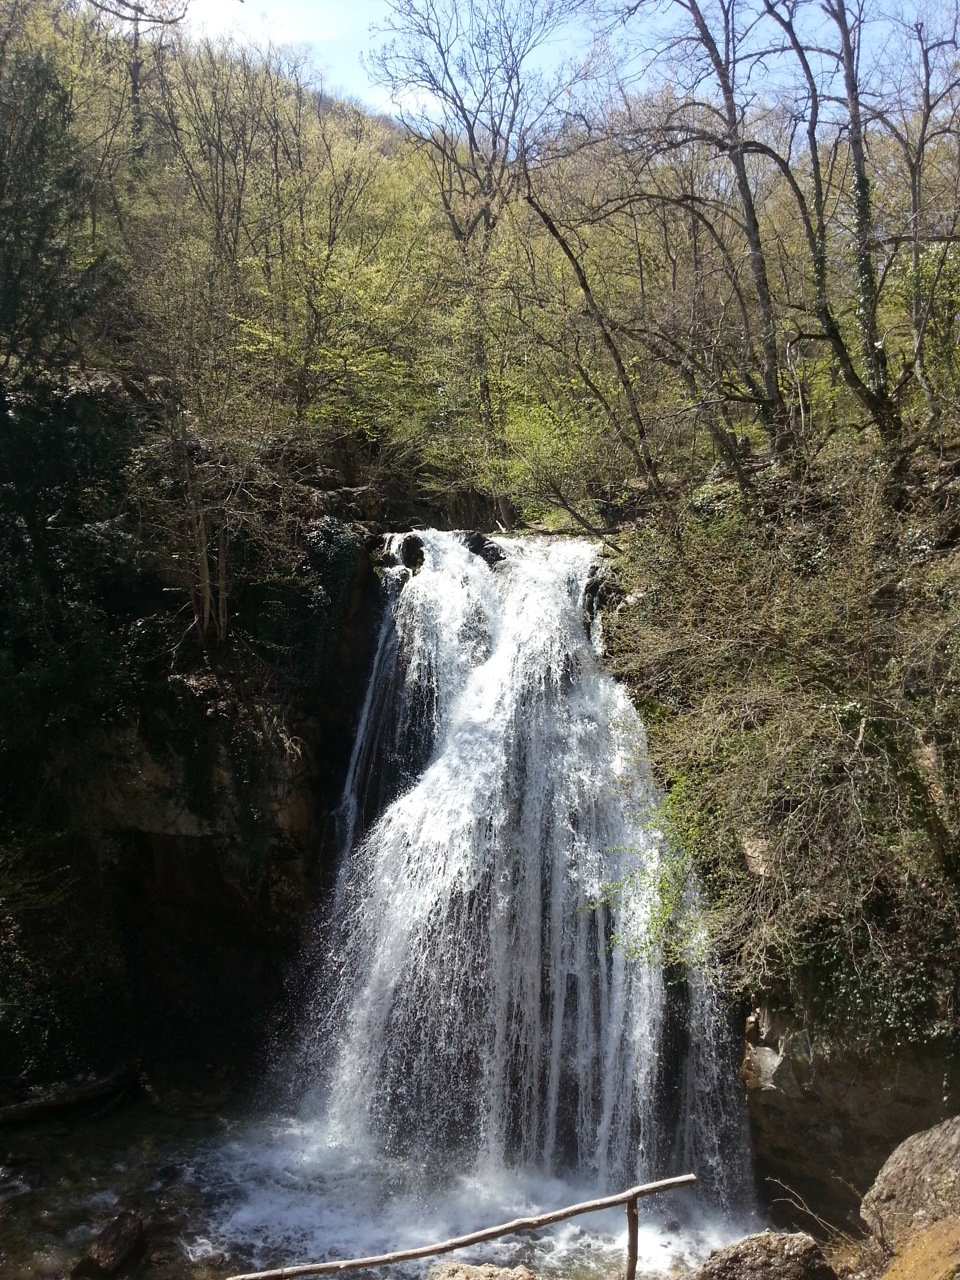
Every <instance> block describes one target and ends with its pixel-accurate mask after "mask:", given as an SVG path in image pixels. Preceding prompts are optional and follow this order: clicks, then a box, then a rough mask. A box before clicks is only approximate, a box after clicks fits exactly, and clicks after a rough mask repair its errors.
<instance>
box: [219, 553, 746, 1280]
mask: <svg viewBox="0 0 960 1280" xmlns="http://www.w3.org/2000/svg"><path fill="white" fill-rule="evenodd" d="M410 546H411V544H410V543H409V541H408V542H407V543H406V544H404V543H403V541H402V540H401V539H400V538H395V539H394V541H393V548H392V550H393V552H394V557H395V560H396V563H395V564H394V566H393V567H391V568H389V569H387V570H386V571H385V578H386V588H387V595H388V607H387V611H386V616H385V618H384V622H383V626H382V630H381V634H380V639H379V645H378V649H377V654H376V658H375V662H374V667H373V671H372V675H371V680H370V685H369V688H368V691H367V695H366V699H365V702H364V705H363V708H362V714H361V718H360V727H359V731H358V734H357V739H356V744H355V747H354V752H353V758H352V760H351V763H350V768H349V773H348V780H347V785H346V790H345V793H344V797H343V802H342V804H341V806H340V811H339V814H338V824H337V826H338V832H339V838H340V840H341V843H342V848H341V851H340V865H339V871H338V876H337V881H336V886H335V889H334V892H333V902H332V906H331V910H330V912H329V913H328V918H327V920H326V923H325V924H324V927H323V936H322V938H321V939H320V940H319V943H318V952H319V954H320V956H322V963H318V964H317V966H316V974H315V980H314V983H313V991H312V995H311V998H310V1000H309V1001H308V1006H309V1007H308V1008H307V1010H306V1011H305V1013H304V1027H303V1032H302V1035H301V1037H300V1040H299V1043H298V1046H297V1048H296V1051H295V1056H296V1059H297V1061H296V1068H295V1075H296V1078H297V1081H298V1086H299V1093H298V1101H297V1105H296V1114H295V1116H293V1117H289V1118H287V1119H285V1120H283V1121H282V1123H281V1124H280V1126H279V1130H278V1129H275V1130H274V1131H272V1135H271V1136H270V1137H269V1138H268V1139H267V1140H265V1139H264V1138H263V1136H262V1134H261V1136H260V1137H258V1138H257V1139H256V1140H255V1141H253V1140H250V1139H247V1140H246V1141H245V1143H240V1144H238V1145H237V1146H236V1148H235V1150H234V1154H233V1157H232V1158H233V1159H234V1162H235V1168H239V1167H241V1166H243V1169H244V1172H243V1173H242V1175H236V1174H231V1175H230V1177H232V1178H233V1180H234V1184H235V1185H234V1189H233V1190H232V1191H230V1192H229V1193H224V1195H225V1199H226V1201H228V1202H229V1204H228V1209H227V1210H225V1212H224V1214H223V1219H222V1223H221V1227H220V1230H221V1238H230V1237H231V1236H232V1238H234V1239H236V1238H237V1236H238V1235H243V1233H244V1231H246V1232H247V1233H248V1234H250V1233H254V1234H255V1235H256V1238H257V1239H258V1243H259V1244H260V1245H263V1243H264V1240H266V1241H267V1242H268V1243H269V1242H270V1240H271V1239H274V1243H275V1245H276V1247H278V1248H279V1247H280V1243H279V1240H278V1239H275V1238H276V1237H282V1238H283V1239H285V1240H286V1241H287V1245H288V1246H290V1245H291V1244H292V1242H294V1241H298V1242H299V1247H300V1248H306V1241H307V1240H308V1238H309V1239H312V1238H314V1235H316V1233H317V1231H318V1228H317V1225H316V1224H317V1222H318V1221H322V1223H323V1227H322V1230H319V1235H317V1239H318V1244H319V1242H320V1241H321V1240H322V1242H323V1247H324V1249H325V1250H326V1252H327V1253H328V1254H329V1251H330V1250H331V1249H333V1250H335V1254H334V1256H337V1253H339V1254H340V1256H342V1255H343V1253H349V1252H350V1251H351V1250H352V1249H353V1250H355V1249H356V1248H358V1247H359V1246H358V1245H357V1243H356V1240H357V1236H356V1234H355V1233H354V1235H352V1236H349V1238H348V1235H344V1231H343V1220H344V1218H345V1217H350V1216H353V1217H357V1216H358V1215H359V1216H362V1215H363V1213H364V1210H362V1209H361V1208H360V1207H359V1206H360V1205H361V1202H365V1201H364V1196H365V1195H366V1194H367V1193H366V1192H360V1191H358V1190H357V1188H358V1187H359V1186H360V1185H361V1182H358V1181H357V1179H358V1178H359V1179H361V1180H362V1179H365V1178H368V1175H369V1171H370V1170H376V1171H377V1172H376V1178H377V1179H378V1181H377V1183H376V1190H375V1191H374V1190H371V1191H370V1192H369V1195H370V1197H371V1200H370V1203H371V1204H372V1203H376V1205H377V1209H376V1211H375V1217H376V1220H377V1227H376V1230H375V1231H373V1233H372V1234H371V1231H370V1230H369V1229H367V1228H364V1231H365V1234H364V1235H363V1241H364V1244H363V1248H365V1250H366V1252H371V1251H374V1252H375V1251H376V1250H377V1248H378V1247H394V1248H396V1247H400V1245H401V1243H402V1242H403V1239H405V1238H407V1239H409V1238H410V1235H405V1234H404V1232H405V1231H406V1230H407V1229H408V1228H409V1226H410V1224H409V1221H408V1219H409V1217H410V1214H411V1210H410V1204H411V1201H410V1200H409V1199H406V1200H405V1199H404V1198H403V1197H404V1196H405V1195H406V1196H409V1195H410V1194H414V1195H415V1204H416V1206H417V1207H416V1210H415V1213H414V1215H413V1216H414V1218H415V1219H416V1220H417V1221H419V1223H420V1226H419V1229H413V1230H412V1232H411V1234H412V1238H413V1239H414V1241H415V1242H416V1243H423V1242H424V1240H429V1239H431V1238H435V1239H439V1238H442V1232H443V1231H444V1230H446V1232H447V1234H452V1233H453V1230H454V1228H459V1229H466V1230H469V1229H471V1228H472V1227H477V1226H481V1225H486V1224H489V1223H491V1222H495V1221H497V1220H498V1218H499V1220H502V1217H503V1216H506V1217H513V1216H515V1215H516V1213H517V1212H518V1211H520V1210H521V1209H530V1208H536V1207H538V1205H539V1204H542V1200H543V1198H548V1199H553V1200H554V1207H556V1202H557V1200H558V1199H559V1204H563V1203H564V1202H569V1188H570V1187H572V1185H573V1184H577V1185H578V1187H581V1188H588V1189H589V1191H591V1192H594V1193H597V1194H599V1193H601V1192H602V1191H605V1190H620V1189H622V1188H623V1187H626V1186H629V1185H633V1184H635V1183H638V1182H642V1181H644V1180H648V1179H650V1180H652V1179H654V1178H658V1177H665V1176H668V1175H670V1174H672V1173H678V1172H689V1171H691V1170H692V1171H694V1172H696V1173H697V1174H698V1175H699V1176H700V1178H701V1182H702V1183H703V1184H704V1187H705V1194H706V1200H707V1202H711V1203H712V1204H713V1205H714V1206H715V1207H718V1208H721V1209H725V1210H731V1209H733V1210H734V1211H736V1210H737V1208H739V1209H741V1210H743V1209H745V1208H746V1207H747V1201H748V1200H749V1193H748V1191H747V1190H746V1186H747V1183H748V1182H749V1161H748V1159H746V1158H745V1157H744V1156H742V1155H741V1154H740V1153H741V1152H742V1151H743V1150H744V1149H745V1144H744V1135H743V1132H742V1129H743V1112H742V1106H741V1105H740V1103H739V1100H738V1098H737V1096H736V1076H735V1070H733V1069H732V1064H731V1063H730V1062H729V1061H728V1060H727V1058H728V1054H727V1052H726V1050H725V1048H724V1046H725V1045H729V1044H730V1043H731V1040H730V1037H729V1034H728V1028H727V1027H726V1026H725V1023H724V1018H723V1012H722V1009H721V1007H720V1002H719V1001H718V999H717V997H716V994H715V992H713V991H712V989H711V988H710V987H709V985H708V984H707V983H705V982H704V981H703V980H702V979H698V978H695V977H694V978H691V979H689V980H688V981H687V983H686V985H683V984H681V987H680V988H678V986H677V984H675V983H674V984H668V983H667V981H666V978H665V975H664V973H663V972H662V971H661V969H660V967H659V966H657V965H656V964H654V963H652V962H651V961H646V962H644V961H641V960H637V959H635V958H631V957H630V956H629V955H628V954H627V951H626V950H625V949H624V947H622V946H618V945H615V939H616V938H618V937H619V938H626V939H631V938H632V939H643V937H644V936H645V934H646V932H647V930H648V928H650V927H651V922H652V919H653V915H654V912H655V911H656V907H657V903H656V901H655V899H654V886H655V884H656V879H657V877H656V868H657V864H658V859H659V858H660V856H661V840H660V838H659V835H658V832H657V829H656V821H657V795H656V790H655V787H654V785H653V782H652V779H651V777H650V773H649V770H648V767H647V765H646V763H645V757H646V753H645V742H644V733H643V726H642V724H641V722H640V720H639V718H638V716H637V714H636V711H635V710H634V708H633V706H632V705H631V703H630V700H629V698H628V697H627V695H626V693H625V691H624V690H623V688H622V687H621V686H620V685H618V684H617V683H616V682H615V681H614V680H613V679H612V678H611V677H609V676H608V675H607V674H605V673H604V672H603V670H602V669H601V667H600V665H599V662H598V658H597V654H596V652H595V649H594V644H593V642H592V640H591V635H590V629H589V620H588V619H587V617H586V613H585V609H584V586H585V584H586V582H587V579H588V575H589V573H590V569H591V566H592V565H593V563H594V559H595V548H594V547H593V546H592V545H591V544H590V543H587V542H584V541H573V540H568V539H537V538H526V539H521V538H509V539H507V538H503V539H490V540H484V539H479V538H478V537H477V536H476V535H472V536H467V535H463V534H455V533H440V532H436V531H426V532H423V533H421V534H418V535H417V538H416V542H415V544H414V548H413V549H414V551H415V552H416V554H415V555H409V554H406V552H408V551H409V550H410ZM471 547H472V549H471ZM403 559H407V560H408V561H409V562H410V565H411V567H408V566H406V565H404V564H403V563H401V561H402V560H403ZM621 882H623V883H625V884H627V885H628V886H629V888H628V889H627V890H626V891H624V892H622V893H614V894H611V893H610V892H609V889H610V886H612V885H616V884H618V883H621ZM279 1131H282V1135H283V1136H282V1140H278V1139H277V1138H276V1133H277V1132H279ZM294 1169H295V1170H296V1171H297V1172H296V1178H298V1179H300V1178H304V1179H306V1181H305V1182H303V1183H302V1184H301V1182H299V1181H298V1182H297V1183H296V1188H297V1189H294V1188H293V1186H292V1183H291V1179H292V1178H293V1177H294V1173H293V1172H292V1170H294ZM347 1169H349V1170H352V1171H353V1172H352V1173H351V1174H350V1175H349V1177H348V1176H347V1174H346V1173H345V1172H344V1171H345V1170H347ZM214 1176H216V1177H217V1178H219V1179H220V1180H221V1185H225V1184H226V1183H227V1182H229V1180H230V1178H229V1177H226V1176H225V1174H224V1166H223V1164H222V1163H221V1164H220V1166H218V1169H217V1172H216V1174H215V1175H214V1174H213V1173H211V1174H210V1177H211V1178H213V1177H214ZM531 1179H534V1180H537V1179H539V1182H537V1183H536V1186H538V1187H540V1188H545V1187H546V1188H549V1189H548V1190H547V1191H546V1192H544V1194H543V1196H541V1193H540V1191H534V1192H531V1190H530V1188H531V1187H532V1186H534V1183H532V1182H531V1181H530V1180H531ZM551 1180H553V1181H551ZM241 1183H243V1184H244V1186H245V1187H246V1188H247V1190H245V1191H243V1192H241V1191H240V1190H238V1189H237V1188H238V1187H239V1185H240V1184H241ZM251 1185H255V1187H256V1192H255V1194H251V1193H250V1192H249V1188H250V1186H251ZM363 1185H364V1186H366V1185H367V1183H363ZM384 1185H388V1186H389V1191H388V1193H387V1195H388V1196H390V1197H398V1196H399V1199H396V1198H395V1199H394V1200H391V1201H390V1203H394V1204H396V1205H398V1206H403V1205H405V1206H407V1207H406V1208H403V1207H399V1208H397V1209H396V1210H395V1212H394V1213H393V1216H391V1214H390V1213H386V1214H385V1212H384V1209H383V1200H384V1190H383V1188H384ZM561 1185H562V1186H565V1187H566V1188H567V1190H566V1191H564V1190H558V1186H561ZM491 1187H494V1188H497V1189H498V1190H497V1195H500V1196H501V1198H502V1200H503V1201H504V1202H505V1205H509V1208H508V1209H507V1210H506V1212H505V1213H504V1212H503V1211H500V1210H498V1209H497V1208H496V1207H494V1206H495V1205H497V1204H499V1203H500V1200H497V1199H496V1196H494V1197H493V1198H491V1197H490V1196H489V1195H487V1190H489V1189H490V1188H491ZM318 1188H319V1190H318ZM411 1188H413V1191H411ZM438 1188H439V1193H440V1198H439V1199H435V1200H433V1201H430V1200H429V1197H430V1196H431V1194H433V1192H434V1191H436V1190H437V1189H438ZM480 1188H483V1189H484V1190H483V1194H482V1195H481V1192H480V1190H479V1189H480ZM298 1196H299V1197H303V1198H304V1202H303V1203H302V1204H301V1207H300V1209H297V1211H296V1212H295V1213H293V1216H292V1218H291V1213H292V1211H291V1210H290V1207H289V1206H290V1203H291V1198H293V1199H294V1200H296V1199H297V1197H298ZM458 1197H459V1199H458ZM573 1198H574V1199H575V1198H576V1197H573ZM581 1198H584V1197H583V1196H581ZM481 1201H483V1203H485V1204H486V1205H487V1206H488V1207H487V1208H486V1210H485V1211H480V1210H479V1209H478V1206H479V1204H480V1203H481ZM297 1203H298V1204H300V1201H297ZM428 1203H430V1204H433V1206H434V1207H433V1209H430V1210H429V1211H428V1209H427V1207H426V1206H427V1205H428ZM440 1205H442V1208H438V1206H440ZM452 1205H453V1206H459V1208H460V1209H463V1211H464V1214H465V1215H466V1216H465V1219H461V1220H459V1221H451V1220H450V1215H451V1213H452V1214H453V1215H454V1218H455V1217H456V1213H457V1212H458V1211H459V1210H458V1209H457V1208H456V1207H454V1208H451V1206H452ZM335 1206H339V1207H335ZM301 1209H302V1212H301ZM478 1212H482V1216H481V1218H480V1219H479V1220H478V1218H477V1217H476V1216H475V1215H476V1214H477V1213H478ZM649 1212H651V1213H654V1214H655V1213H657V1212H659V1213H661V1215H662V1212H663V1210H662V1208H659V1207H658V1208H653V1209H651V1210H649ZM668 1212H669V1213H670V1214H671V1215H675V1214H676V1213H677V1202H676V1200H675V1199H673V1200H672V1203H671V1205H670V1207H669V1210H668ZM697 1212H699V1213H700V1215H701V1217H702V1215H703V1212H704V1208H703V1203H702V1202H701V1207H700V1209H699V1210H697ZM371 1213H373V1210H371ZM431 1214H432V1218H431V1221H432V1222H433V1223H434V1224H435V1225H434V1227H433V1230H431V1229H430V1227H428V1226H426V1225H423V1224H424V1219H425V1218H427V1217H431ZM298 1215H299V1216H298ZM307 1215H312V1216H311V1217H310V1219H309V1226H308V1225H305V1222H306V1216H307ZM445 1215H446V1216H445ZM741 1216H742V1215H741ZM281 1218H283V1219H285V1220H286V1219H290V1221H293V1220H294V1219H295V1223H294V1225H293V1226H292V1227H290V1229H289V1230H286V1235H284V1234H283V1232H282V1231H280V1230H279V1229H278V1227H277V1222H278V1221H279V1220H280V1219H281ZM441 1219H443V1222H444V1226H443V1228H441V1227H440V1226H439V1225H436V1224H438V1223H439V1222H440V1220H441ZM254 1224H256V1225H255V1226H254ZM388 1224H392V1225H389V1232H392V1235H391V1234H389V1233H388ZM381 1229H382V1231H383V1234H382V1235H381V1236H377V1234H376V1232H377V1231H380V1230H381ZM619 1229H620V1228H619V1222H618V1225H617V1227H616V1228H615V1230H619ZM577 1230H578V1231H579V1230H580V1228H579V1227H578V1228H577ZM437 1232H440V1234H436V1233H437ZM398 1233H399V1234H398ZM664 1247H665V1246H664ZM492 1252H494V1251H493V1250H488V1256H489V1255H490V1254H491V1253H492ZM259 1256H263V1255H262V1253H261V1254H260V1255H259ZM302 1256H303V1255H302V1254H301V1258H302ZM308 1256H309V1255H308ZM671 1256H673V1255H671Z"/></svg>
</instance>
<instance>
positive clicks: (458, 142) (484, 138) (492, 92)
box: [369, 0, 585, 519]
mask: <svg viewBox="0 0 960 1280" xmlns="http://www.w3.org/2000/svg"><path fill="white" fill-rule="evenodd" d="M582 8H583V4H582V3H581V0H573V3H571V2H570V0H467V3H458V2H457V0H391V2H390V5H389V16H388V18H387V21H386V23H385V24H384V25H383V27H382V28H381V29H380V32H379V34H380V35H381V36H382V37H384V43H383V45H382V46H381V47H380V49H379V50H378V51H377V52H376V53H375V54H373V55H372V56H371V59H370V64H369V65H370V69H371V71H372V72H373V74H374V76H375V78H376V79H377V81H378V82H379V83H380V84H382V85H383V86H384V87H386V88H387V89H388V90H389V92H390V95H391V97H392V99H393V102H394V104H395V106H396V108H397V111H398V114H399V117H400V120H401V122H402V124H403V125H404V127H405V129H406V130H407V133H408V135H409V136H410V138H411V139H412V140H413V142H414V144H415V145H416V146H417V147H418V148H419V149H420V151H421V152H422V154H423V155H424V156H425V157H426V159H427V163H428V165H429V172H430V174H431V178H432V183H433V189H434V191H435V193H436V196H437V198H438V200H439V202H440V206H441V208H442V210H443V215H444V218H445V221H446V224H447V226H448V227H449V230H450V232H451V234H452V237H453V240H454V243H455V245H456V250H457V259H458V262H459V264H460V280H461V288H462V290H463V292H464V295H465V296H466V298H467V299H468V303H469V308H470V311H471V313H472V318H471V322H470V324H469V326H468V329H469V332H468V334H467V335H466V342H467V345H468V347H469V356H468V359H469V362H470V363H471V364H472V368H473V374H474V379H475V383H476V388H477V410H478V412H479V416H480V422H481V426H482V429H483V432H484V435H485V436H486V439H487V440H488V442H489V443H490V445H491V447H492V448H493V449H494V450H495V451H500V450H502V447H503V426H504V424H503V409H502V398H500V397H498V396H497V394H496V392H495V388H494V386H493V385H492V381H493V378H494V377H495V376H496V374H497V373H498V372H500V371H501V369H500V366H501V363H502V362H501V361H496V360H494V359H493V358H492V355H491V352H490V350H489V349H488V347H489V343H488V332H487V324H486V315H485V311H486V304H485V296H484V295H485V290H486V286H487V277H488V260H489V254H490V250H491V244H492V237H493V235H494V233H495V231H496V228H497V226H498V224H499V222H500V219H501V217H502V215H503V212H504V209H505V208H506V207H507V206H508V205H509V204H510V202H511V201H512V200H513V199H515V198H516V196H517V194H518V192H519V190H520V182H521V172H522V165H521V163H520V162H521V161H526V160H528V159H529V157H530V156H531V155H532V154H533V153H535V151H536V149H537V147H538V145H539V142H540V139H541V138H542V136H543V135H544V134H545V133H546V132H548V131H549V128H550V127H551V125H552V123H553V122H554V121H555V119H556V118H557V117H558V115H560V114H561V112H562V110H563V109H564V108H565V106H566V104H567V103H568V102H569V98H570V95H571V93H572V92H573V90H574V87H575V86H576V85H577V84H578V83H580V82H581V81H582V78H583V76H584V73H585V68H583V67H581V68H572V67H570V66H561V67H555V68H554V69H553V71H552V72H551V71H550V70H549V69H548V67H547V64H548V63H549V59H550V49H551V44H552V42H553V41H554V40H555V39H556V38H557V37H558V35H559V33H560V32H561V30H562V28H563V27H564V26H566V25H567V24H568V23H570V21H571V20H572V19H574V18H575V16H576V15H577V13H578V12H579V11H580V10H581V9H582ZM500 506H501V514H502V516H503V517H504V519H507V518H508V510H507V506H506V504H505V503H502V502H501V504H500Z"/></svg>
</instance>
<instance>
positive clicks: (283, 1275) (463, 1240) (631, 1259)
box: [228, 1173, 697, 1280]
mask: <svg viewBox="0 0 960 1280" xmlns="http://www.w3.org/2000/svg"><path fill="white" fill-rule="evenodd" d="M696 1180H697V1179H696V1176H695V1175H694V1174H692V1173H684V1174H682V1175H681V1176H680V1177H678V1178H664V1179H662V1180H661V1181H660V1182H647V1183H645V1184H644V1185H643V1186H641V1187H631V1188H630V1190H629V1191H621V1192H619V1193H618V1194H617V1195H615V1196H604V1197H603V1198H602V1199H600V1200H585V1201H584V1202H583V1203H582V1204H572V1205H570V1206H569V1207H568V1208H566V1209H555V1210H554V1211H553V1212H552V1213H541V1214H538V1215H537V1217H535V1218H517V1219H516V1220H515V1221H514V1222H504V1223H502V1224H501V1225H500V1226H499V1227H485V1228H484V1229H483V1231H474V1232H472V1233H471V1234H470V1235H468V1236H457V1237H456V1238H455V1239H454V1240H444V1241H443V1242H442V1244H424V1245H421V1246H420V1247H419V1248H418V1249H404V1250H401V1251H400V1252H399V1253H381V1254H378V1255H377V1256H376V1257H373V1258H343V1259H338V1260H336V1261H334V1262H305V1263H301V1264H299V1265H297V1266H294V1267H275V1268H274V1269H273V1270H272V1271H246V1272H244V1273H243V1274H242V1275H236V1276H229V1277H228V1280H291V1277H293V1276H320V1275H329V1274H330V1273H331V1272H340V1271H364V1270H366V1269H367V1268H368V1267H386V1266H389V1265H390V1264H391V1263H394V1262H412V1261H414V1260H415V1259H416V1258H432V1257H433V1256H434V1255H435V1254H438V1253H452V1252H453V1250H454V1249H465V1248H466V1247H467V1246H468V1245H471V1244H481V1243H482V1242H483V1241H484V1240H495V1239H496V1238H497V1237H498V1236H509V1235H512V1234H513V1233H514V1232H515V1231H533V1230H534V1229H535V1228H536V1227H546V1226H549V1225H550V1224H551V1223H553V1222H563V1221H565V1220H566V1219H567V1218H575V1217H577V1216H578V1215H579V1214H581V1213H597V1212H599V1211H600V1210H601V1209H614V1208H616V1207H617V1206H618V1205H621V1204H623V1205H626V1207H627V1265H626V1270H625V1272H624V1280H635V1276H636V1273H637V1246H638V1237H639V1226H638V1222H639V1219H638V1214H637V1201H638V1200H639V1199H641V1198H642V1197H643V1196H652V1195H656V1193H657V1192H658V1191H672V1190H673V1189H674V1188H675V1187H689V1186H692V1185H693V1183H695V1182H696Z"/></svg>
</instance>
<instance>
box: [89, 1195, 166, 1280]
mask: <svg viewBox="0 0 960 1280" xmlns="http://www.w3.org/2000/svg"><path fill="white" fill-rule="evenodd" d="M146 1245H147V1240H146V1236H145V1235H144V1232H143V1222H142V1221H141V1219H140V1218H138V1217H137V1215H136V1214H135V1213H130V1212H129V1211H125V1212H124V1213H121V1214H120V1215H119V1216H118V1217H116V1218H114V1220H113V1221H112V1222H108V1223H107V1225H106V1226H105V1227H104V1228H103V1230H102V1231H101V1232H100V1234H99V1235H98V1236H97V1238H96V1240H94V1242H93V1244H92V1245H91V1246H90V1248H89V1249H88V1250H87V1252H86V1254H85V1255H84V1256H83V1257H82V1258H81V1259H80V1261H79V1262H78V1263H77V1264H76V1266H75V1267H74V1268H73V1270H72V1271H71V1272H70V1275H71V1278H72V1280H103V1277H107V1276H122V1275H125V1274H126V1273H127V1272H129V1271H131V1270H132V1269H133V1267H134V1266H135V1265H136V1264H137V1262H139V1260H140V1258H141V1257H142V1256H143V1252H144V1250H145V1249H146Z"/></svg>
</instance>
